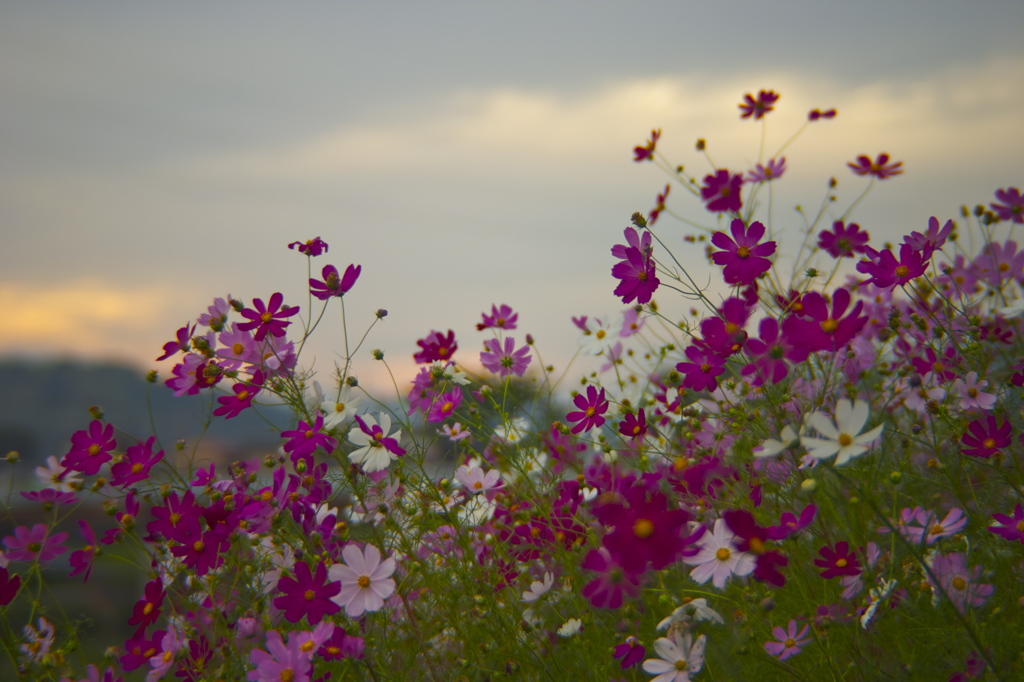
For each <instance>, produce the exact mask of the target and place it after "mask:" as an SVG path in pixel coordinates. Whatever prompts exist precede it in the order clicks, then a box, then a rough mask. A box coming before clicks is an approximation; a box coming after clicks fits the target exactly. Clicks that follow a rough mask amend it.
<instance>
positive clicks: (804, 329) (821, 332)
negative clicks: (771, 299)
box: [782, 289, 868, 353]
mask: <svg viewBox="0 0 1024 682" xmlns="http://www.w3.org/2000/svg"><path fill="white" fill-rule="evenodd" d="M852 298H853V297H852V296H851V295H850V292H849V291H847V290H846V289H839V290H837V291H836V292H835V294H833V295H832V306H831V310H830V309H829V304H828V302H827V301H826V300H825V297H824V296H822V295H821V294H819V293H818V292H816V291H811V292H809V293H807V294H805V295H804V296H803V298H802V302H803V314H804V317H797V316H796V315H790V316H789V317H787V318H786V320H785V321H784V322H783V323H782V332H783V334H784V335H785V336H786V337H787V338H788V340H789V341H790V343H792V344H793V345H795V346H799V347H800V348H802V349H804V350H806V351H807V352H809V353H814V352H817V351H820V350H826V351H831V352H835V351H836V350H838V349H840V348H842V347H844V346H845V345H846V344H848V343H849V342H850V341H852V340H853V337H854V336H856V335H857V333H858V332H859V331H860V330H861V329H862V328H863V327H864V325H865V324H867V321H868V318H867V316H866V315H861V314H860V313H861V311H862V310H863V309H864V301H857V304H856V305H855V306H854V307H853V309H852V310H850V311H849V314H846V313H847V309H848V308H849V306H850V301H851V300H852ZM844 315H845V317H844Z"/></svg>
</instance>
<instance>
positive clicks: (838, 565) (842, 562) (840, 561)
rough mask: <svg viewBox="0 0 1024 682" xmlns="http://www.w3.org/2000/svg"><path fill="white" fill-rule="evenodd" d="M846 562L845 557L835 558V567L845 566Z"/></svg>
mask: <svg viewBox="0 0 1024 682" xmlns="http://www.w3.org/2000/svg"><path fill="white" fill-rule="evenodd" d="M846 564H847V561H846V559H836V567H837V568H846Z"/></svg>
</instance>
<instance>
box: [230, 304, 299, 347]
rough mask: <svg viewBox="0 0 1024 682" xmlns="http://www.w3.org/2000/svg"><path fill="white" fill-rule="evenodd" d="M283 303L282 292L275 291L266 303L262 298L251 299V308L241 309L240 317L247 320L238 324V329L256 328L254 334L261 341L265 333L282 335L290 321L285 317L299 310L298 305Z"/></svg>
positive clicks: (249, 329) (250, 329) (244, 330)
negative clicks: (290, 305) (288, 305)
mask: <svg viewBox="0 0 1024 682" xmlns="http://www.w3.org/2000/svg"><path fill="white" fill-rule="evenodd" d="M283 303H284V294H282V293H281V292H277V293H275V294H273V295H271V297H270V301H269V302H268V303H263V299H261V298H254V299H253V300H252V305H253V308H255V310H253V308H245V309H244V310H242V317H244V318H245V319H247V320H249V321H248V322H243V323H241V324H239V325H238V329H239V330H240V331H243V332H248V331H252V330H253V329H255V330H256V334H255V335H254V337H255V339H256V340H257V341H262V340H263V339H264V338H266V336H267V334H270V335H271V336H284V335H285V333H286V332H285V329H286V328H287V327H288V325H290V324H291V322H289V321H287V320H286V319H285V318H288V317H291V316H292V315H295V314H297V313H298V312H299V307H298V306H292V307H287V306H284V305H282V304H283Z"/></svg>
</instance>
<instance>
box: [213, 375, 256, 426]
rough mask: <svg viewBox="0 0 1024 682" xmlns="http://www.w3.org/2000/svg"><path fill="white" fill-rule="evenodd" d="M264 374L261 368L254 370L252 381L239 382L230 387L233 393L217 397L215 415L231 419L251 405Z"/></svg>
mask: <svg viewBox="0 0 1024 682" xmlns="http://www.w3.org/2000/svg"><path fill="white" fill-rule="evenodd" d="M263 381H264V376H263V372H262V370H256V374H254V375H253V378H252V381H249V382H240V383H237V384H235V385H234V386H232V387H231V390H232V391H233V392H234V395H222V396H219V397H218V398H217V402H218V403H220V407H218V408H217V409H216V410H214V411H213V415H214V416H215V417H224V418H225V419H232V418H234V417H237V416H238V415H239V414H241V413H242V410H246V409H248V408H250V407H252V401H253V399H254V398H255V397H256V396H257V395H259V392H260V390H261V389H262V388H263Z"/></svg>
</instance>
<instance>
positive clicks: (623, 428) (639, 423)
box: [619, 407, 647, 440]
mask: <svg viewBox="0 0 1024 682" xmlns="http://www.w3.org/2000/svg"><path fill="white" fill-rule="evenodd" d="M619 433H621V434H622V435H623V436H625V437H626V438H632V439H634V440H635V439H639V438H643V437H644V436H645V435H646V434H647V415H646V414H644V408H642V407H641V408H640V409H639V410H638V411H637V413H636V414H633V413H632V412H630V413H629V414H627V415H626V417H625V419H623V420H622V421H621V422H619Z"/></svg>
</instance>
